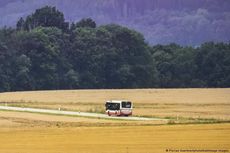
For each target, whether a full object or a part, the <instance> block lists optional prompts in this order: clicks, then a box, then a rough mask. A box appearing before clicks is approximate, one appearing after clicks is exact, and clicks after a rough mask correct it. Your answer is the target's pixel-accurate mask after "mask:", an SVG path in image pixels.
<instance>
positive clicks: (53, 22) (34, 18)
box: [17, 6, 69, 31]
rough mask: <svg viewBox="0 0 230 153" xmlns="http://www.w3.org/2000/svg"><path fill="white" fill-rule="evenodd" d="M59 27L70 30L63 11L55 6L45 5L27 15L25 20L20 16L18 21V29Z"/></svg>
mask: <svg viewBox="0 0 230 153" xmlns="http://www.w3.org/2000/svg"><path fill="white" fill-rule="evenodd" d="M39 26H42V27H57V28H59V29H62V30H64V31H67V30H68V27H69V24H68V22H65V19H64V15H63V13H62V12H60V11H59V10H57V9H56V8H55V7H50V6H45V7H43V8H40V9H37V10H36V11H35V13H33V14H32V15H29V16H27V17H26V19H25V21H24V20H23V19H22V18H20V20H19V21H18V23H17V28H18V29H22V27H23V29H24V30H29V31H30V30H32V29H34V28H36V27H39Z"/></svg>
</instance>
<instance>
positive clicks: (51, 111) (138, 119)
mask: <svg viewBox="0 0 230 153" xmlns="http://www.w3.org/2000/svg"><path fill="white" fill-rule="evenodd" d="M0 110H8V111H20V112H33V113H46V114H56V115H70V116H83V117H94V118H105V119H118V120H135V121H153V120H156V121H159V120H165V119H158V118H145V117H120V116H119V117H116V116H108V115H106V114H98V113H86V112H73V111H62V110H51V109H38V108H22V107H9V106H0Z"/></svg>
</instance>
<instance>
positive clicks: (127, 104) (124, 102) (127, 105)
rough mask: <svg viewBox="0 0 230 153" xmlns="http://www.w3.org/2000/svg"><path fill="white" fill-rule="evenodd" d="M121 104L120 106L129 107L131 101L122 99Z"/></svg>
mask: <svg viewBox="0 0 230 153" xmlns="http://www.w3.org/2000/svg"><path fill="white" fill-rule="evenodd" d="M121 106H122V108H131V106H132V104H131V102H129V101H127V102H126V101H123V102H122V103H121Z"/></svg>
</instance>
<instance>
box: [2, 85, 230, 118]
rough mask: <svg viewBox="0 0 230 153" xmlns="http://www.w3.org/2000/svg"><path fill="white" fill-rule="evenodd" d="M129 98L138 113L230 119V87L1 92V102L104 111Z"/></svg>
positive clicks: (166, 116) (23, 105)
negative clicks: (110, 104)
mask: <svg viewBox="0 0 230 153" xmlns="http://www.w3.org/2000/svg"><path fill="white" fill-rule="evenodd" d="M110 99H128V100H131V101H133V102H134V115H135V116H153V117H161V118H190V119H196V118H198V119H200V118H201V119H215V120H221V121H228V120H230V111H229V110H230V89H133V90H131V89H130V90H129V89H125V90H62V91H36V92H13V93H1V94H0V103H1V104H2V105H9V106H19V107H32V108H49V109H58V108H61V109H62V110H72V111H86V112H97V113H104V102H105V101H106V100H110Z"/></svg>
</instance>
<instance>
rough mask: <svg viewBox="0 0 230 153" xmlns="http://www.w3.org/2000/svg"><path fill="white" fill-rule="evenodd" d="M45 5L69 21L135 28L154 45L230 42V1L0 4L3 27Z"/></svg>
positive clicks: (4, 0) (8, 0)
mask: <svg viewBox="0 0 230 153" xmlns="http://www.w3.org/2000/svg"><path fill="white" fill-rule="evenodd" d="M45 5H51V6H56V7H57V8H58V9H60V10H61V11H62V12H64V14H65V17H66V19H67V20H68V21H72V22H76V21H79V20H80V19H81V18H84V17H91V18H93V19H94V20H95V21H96V22H97V23H98V24H99V25H100V24H107V23H117V24H122V25H125V26H128V27H130V28H134V29H136V30H138V31H139V32H141V33H143V34H144V36H145V38H146V39H147V41H148V42H150V43H152V44H157V43H162V44H165V43H170V42H176V43H179V44H184V45H199V44H200V43H203V42H205V41H225V42H227V41H229V40H230V28H229V27H230V0H65V1H63V0H0V16H1V18H0V26H4V25H7V26H15V24H16V22H17V20H18V18H19V17H26V16H27V15H28V14H30V13H32V12H33V11H34V10H35V9H37V8H40V7H42V6H45Z"/></svg>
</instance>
